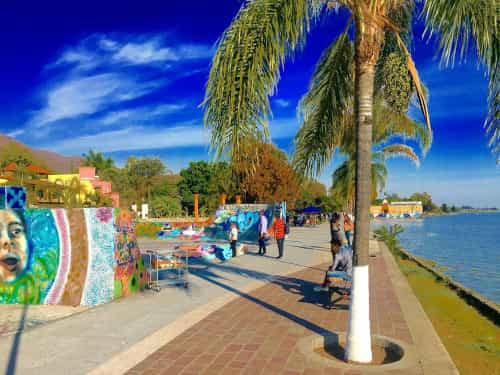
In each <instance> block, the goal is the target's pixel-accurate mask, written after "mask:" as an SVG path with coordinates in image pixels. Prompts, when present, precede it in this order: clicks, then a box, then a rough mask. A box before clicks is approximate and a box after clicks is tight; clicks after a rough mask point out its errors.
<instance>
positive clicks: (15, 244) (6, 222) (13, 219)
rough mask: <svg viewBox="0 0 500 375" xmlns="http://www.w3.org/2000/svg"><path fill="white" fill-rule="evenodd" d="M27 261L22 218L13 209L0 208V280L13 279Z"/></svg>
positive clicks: (24, 266)
mask: <svg viewBox="0 0 500 375" xmlns="http://www.w3.org/2000/svg"><path fill="white" fill-rule="evenodd" d="M27 263H28V241H27V239H26V229H25V225H24V220H22V218H21V217H20V215H19V214H18V213H17V212H16V211H14V210H0V282H4V281H12V280H14V279H15V278H16V277H17V276H18V275H19V274H20V273H21V272H22V271H23V270H24V269H25V268H26V264H27Z"/></svg>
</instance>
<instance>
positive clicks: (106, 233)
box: [0, 208, 148, 306]
mask: <svg viewBox="0 0 500 375" xmlns="http://www.w3.org/2000/svg"><path fill="white" fill-rule="evenodd" d="M147 279H148V275H147V272H146V269H145V267H144V263H143V261H142V259H141V256H140V251H139V248H138V246H137V241H136V238H135V233H134V228H133V225H132V215H131V214H130V212H128V211H127V210H120V209H112V208H85V209H72V210H66V209H1V210H0V303H3V304H6V303H21V304H26V303H29V304H62V305H72V306H77V305H84V306H93V305H98V304H101V303H106V302H109V301H111V300H112V299H113V298H119V297H123V296H127V295H128V294H130V293H134V292H137V291H139V290H141V289H143V288H144V287H145V285H146V283H147Z"/></svg>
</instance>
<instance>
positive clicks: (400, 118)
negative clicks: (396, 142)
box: [373, 98, 432, 155]
mask: <svg viewBox="0 0 500 375" xmlns="http://www.w3.org/2000/svg"><path fill="white" fill-rule="evenodd" d="M373 125H374V126H373V143H374V144H387V143H388V142H390V141H391V140H392V139H394V138H397V137H399V138H403V139H404V140H413V141H416V142H417V143H418V145H419V146H420V149H421V151H422V153H423V154H424V155H425V154H426V153H427V151H428V150H429V148H430V146H431V144H432V134H430V133H429V131H428V128H427V127H426V126H425V125H424V124H421V123H419V122H417V121H415V120H413V119H412V118H411V117H409V116H408V115H407V114H405V113H398V112H395V111H393V110H392V109H391V108H389V107H387V106H385V105H384V104H383V102H382V100H381V99H379V98H375V100H374V105H373Z"/></svg>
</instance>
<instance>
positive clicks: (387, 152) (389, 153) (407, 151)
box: [380, 143, 420, 167]
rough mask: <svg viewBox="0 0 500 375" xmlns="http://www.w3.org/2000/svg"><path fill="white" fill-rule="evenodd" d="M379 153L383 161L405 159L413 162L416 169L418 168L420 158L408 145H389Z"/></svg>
mask: <svg viewBox="0 0 500 375" xmlns="http://www.w3.org/2000/svg"><path fill="white" fill-rule="evenodd" d="M380 152H381V153H382V155H383V156H384V159H389V158H395V157H406V158H408V159H410V160H411V161H413V162H414V163H415V165H416V166H417V167H419V166H420V158H419V157H418V155H417V154H416V153H415V151H414V150H413V148H411V147H410V146H408V145H404V144H401V143H399V144H398V143H396V144H391V145H388V146H385V147H384V148H382V150H381V151H380Z"/></svg>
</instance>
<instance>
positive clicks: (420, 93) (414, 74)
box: [395, 34, 432, 135]
mask: <svg viewBox="0 0 500 375" xmlns="http://www.w3.org/2000/svg"><path fill="white" fill-rule="evenodd" d="M395 35H396V39H397V41H398V44H399V47H400V48H401V50H402V51H403V53H404V54H405V56H406V63H407V65H408V72H409V73H410V76H411V78H412V80H413V85H414V86H415V92H416V94H417V98H418V102H419V104H420V110H421V111H422V115H423V116H424V119H425V123H426V125H427V129H428V130H429V133H430V134H431V135H432V127H431V120H430V117H429V110H428V108H427V100H426V97H425V91H424V89H423V85H422V83H421V82H420V78H419V76H418V71H417V68H416V67H415V63H414V62H413V59H412V57H411V54H410V52H409V51H408V49H407V48H406V45H405V43H404V41H403V39H402V38H401V37H400V36H399V34H395Z"/></svg>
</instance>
